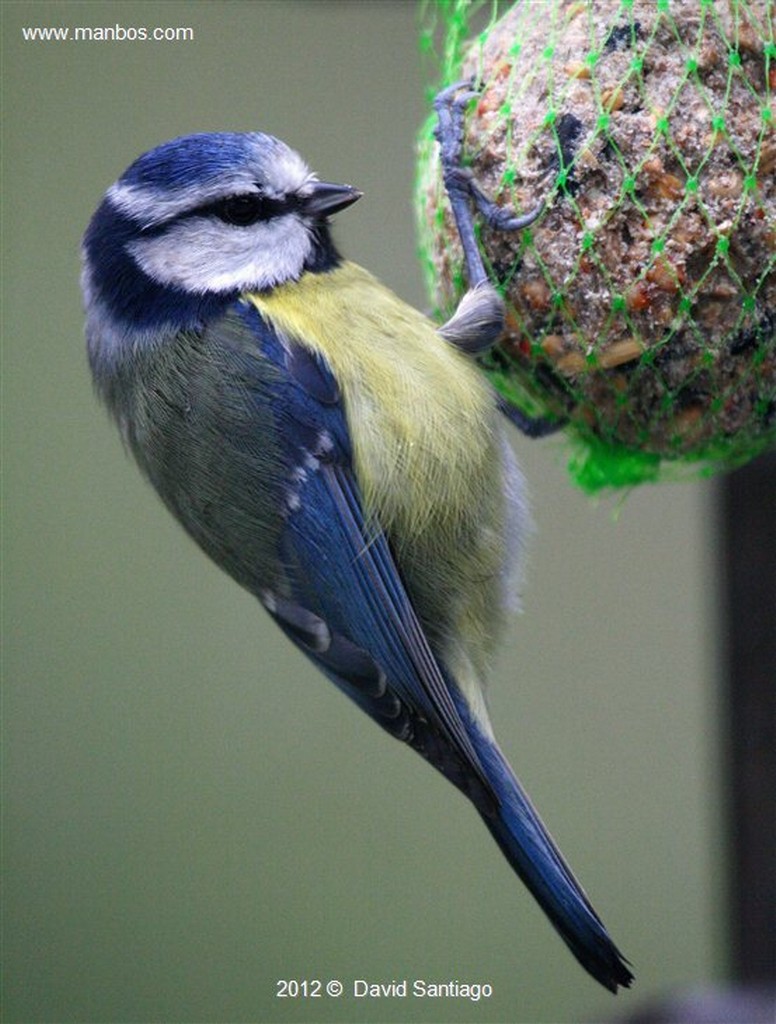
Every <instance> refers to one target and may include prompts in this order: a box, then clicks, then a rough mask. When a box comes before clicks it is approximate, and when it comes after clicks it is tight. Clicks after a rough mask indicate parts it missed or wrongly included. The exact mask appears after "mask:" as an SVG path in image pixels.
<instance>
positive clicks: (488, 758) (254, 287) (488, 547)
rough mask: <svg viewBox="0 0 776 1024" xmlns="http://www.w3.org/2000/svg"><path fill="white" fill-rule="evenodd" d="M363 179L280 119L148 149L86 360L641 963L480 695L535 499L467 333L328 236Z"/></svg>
mask: <svg viewBox="0 0 776 1024" xmlns="http://www.w3.org/2000/svg"><path fill="white" fill-rule="evenodd" d="M360 197H361V192H360V191H359V190H358V189H356V188H354V187H353V186H351V185H346V184H337V183H334V182H329V181H324V180H321V179H319V178H318V176H317V175H316V174H314V173H313V172H312V171H311V170H310V168H309V167H308V165H307V164H306V163H305V161H304V160H303V159H302V157H301V156H300V155H299V154H298V153H297V152H296V151H295V150H293V149H291V148H290V147H289V146H288V145H287V144H286V143H284V142H283V141H281V140H280V139H278V138H275V137H274V136H271V135H268V134H265V133H262V132H258V131H251V132H206V133H199V134H193V135H186V136H182V137H179V138H175V139H172V140H170V141H168V142H164V143H162V144H161V145H159V146H157V147H156V148H153V149H151V150H149V151H148V152H146V153H144V154H143V155H141V156H140V157H138V158H137V159H136V160H135V161H134V162H133V163H132V164H131V165H130V166H129V167H128V169H127V170H126V171H125V172H124V173H123V174H122V175H121V176H120V177H119V178H118V180H117V181H116V182H115V183H114V184H113V185H112V186H111V187H110V188H109V189H108V190H107V192H106V193H105V195H104V197H103V199H102V201H101V202H100V204H99V206H98V207H97V209H96V212H95V213H94V215H93V217H92V219H91V221H90V223H89V225H88V228H87V230H86V232H85V234H84V237H83V242H82V274H81V285H82V292H83V299H84V309H85V334H86V343H87V354H88V361H89V366H90V369H91V375H92V378H93V383H94V386H95V390H96V393H97V395H98V398H99V399H100V400H101V401H102V402H103V403H104V404H105V406H106V407H107V409H108V411H109V413H110V415H111V417H112V418H113V419H114V420H115V422H116V424H117V426H118V428H119V431H120V434H121V436H122V439H123V442H124V445H125V447H126V449H128V451H129V452H130V453H131V454H132V455H133V456H134V458H135V460H136V462H137V463H138V465H139V467H140V470H141V471H142V473H143V475H144V476H145V477H146V478H147V480H148V481H149V482H150V484H151V485H152V486H153V488H154V489H155V490H156V491H157V493H158V494H159V496H160V497H161V499H162V501H163V503H164V504H165V505H166V506H167V508H168V509H169V510H170V512H171V513H172V514H173V515H174V516H175V517H176V518H177V520H178V521H179V523H180V524H181V525H182V526H183V528H184V529H185V531H186V532H187V533H188V534H189V535H190V536H191V537H192V538H193V539H194V541H195V542H196V543H197V544H198V545H199V547H200V548H202V549H203V551H204V552H205V553H206V554H207V555H208V556H209V557H210V558H211V559H212V560H213V561H214V562H215V563H216V564H217V565H218V566H220V567H221V569H223V570H225V571H226V572H227V573H228V574H229V575H230V576H231V577H232V578H233V579H234V580H235V581H236V582H237V583H238V584H240V585H241V586H242V587H244V588H245V589H247V590H248V591H249V592H250V593H251V594H252V595H253V596H254V597H255V598H256V599H257V600H258V601H259V603H260V604H261V605H262V606H263V608H264V609H265V610H266V612H267V613H268V614H269V616H270V617H271V618H272V619H273V620H274V621H275V623H277V625H278V627H279V628H280V630H281V631H282V632H283V633H285V635H286V636H287V637H288V638H289V639H290V640H291V642H292V643H293V644H295V645H296V647H298V648H299V649H300V650H301V651H302V652H303V653H304V654H305V655H306V656H307V658H309V659H310V660H311V661H312V662H313V664H314V665H315V666H317V668H318V669H319V670H320V671H321V672H322V673H323V674H324V675H325V676H326V677H328V679H329V680H331V681H332V682H333V683H334V684H335V685H336V686H337V687H338V688H339V689H340V690H341V691H342V692H343V693H344V694H345V695H346V696H347V697H349V698H350V699H351V700H352V701H354V702H355V704H357V705H358V706H359V707H360V708H361V709H362V710H363V711H364V712H366V714H367V715H369V716H370V717H371V718H372V719H373V720H374V721H375V722H376V723H377V724H378V725H380V726H381V727H382V728H383V729H384V730H386V731H387V732H388V733H389V734H391V735H392V736H394V737H396V738H397V739H398V740H400V741H403V742H404V743H406V744H407V745H408V746H410V747H411V748H412V749H414V750H415V751H417V752H418V753H419V754H420V755H421V756H422V757H423V758H425V759H426V761H428V762H429V763H430V764H431V765H432V766H433V767H434V768H436V769H437V770H438V771H439V772H440V773H441V774H442V775H443V776H444V777H445V778H447V779H448V780H449V781H450V782H451V783H452V784H453V785H454V786H456V787H457V788H458V789H459V790H460V791H461V792H462V793H463V794H464V795H465V796H466V797H467V798H468V799H469V800H470V801H471V802H472V804H473V805H474V807H475V808H476V810H477V812H478V813H479V814H480V816H481V818H482V820H483V821H484V823H485V825H486V826H487V828H488V829H489V831H490V833H491V834H492V836H493V838H494V839H495V841H496V843H497V844H498V845H499V847H500V848H501V850H502V851H503V853H504V855H505V856H506V859H507V860H508V862H509V863H510V865H511V866H512V868H513V869H514V870H515V871H516V873H517V874H518V876H519V877H520V878H521V879H522V881H523V882H524V883H525V885H526V886H527V887H528V889H529V890H530V891H531V893H532V894H533V896H534V897H535V899H536V900H537V901H538V903H539V904H540V906H541V907H542V908H543V910H544V912H545V914H546V915H547V917H548V918H549V919H550V921H551V922H552V924H553V925H554V926H555V928H556V929H557V930H558V932H559V933H560V935H561V937H562V938H563V940H564V941H565V942H566V944H567V945H568V947H569V948H570V950H571V952H572V953H573V954H574V956H575V957H576V958H577V960H578V961H579V962H580V964H581V965H582V966H583V967H584V968H585V969H586V970H587V971H588V972H589V973H590V974H591V975H592V976H593V977H594V978H595V979H597V980H598V981H599V982H600V983H601V984H602V985H604V986H605V987H606V988H608V989H609V990H611V991H612V992H616V991H617V989H618V987H619V986H628V985H629V984H630V982H631V980H632V974H631V972H630V970H629V967H628V962H627V961H626V960H625V959H624V957H623V956H622V954H621V953H620V952H619V950H618V949H617V947H616V946H615V944H614V942H613V941H612V939H611V938H610V936H609V934H608V932H607V930H606V928H605V927H604V925H603V923H602V922H601V919H600V918H599V917H598V915H597V914H596V912H595V910H594V909H593V907H592V905H591V903H590V901H589V900H588V898H587V896H586V895H585V893H584V891H583V890H582V888H581V886H580V885H579V883H578V882H577V881H576V879H575V878H574V876H573V875H572V873H571V870H570V868H569V867H568V866H567V864H566V862H565V861H564V859H563V857H562V855H561V853H560V851H559V849H558V847H557V846H556V844H555V842H554V841H553V839H552V838H551V836H550V834H549V832H548V831H547V829H546V828H545V826H544V825H543V823H542V821H541V819H540V818H539V815H538V813H537V812H536V810H535V809H534V807H533V806H532V804H531V802H530V800H529V798H528V796H527V794H526V793H525V791H524V790H523V788H522V786H521V784H520V783H519V782H518V780H517V777H516V776H515V773H514V772H513V770H512V768H511V767H510V765H509V764H508V762H507V760H506V758H505V756H504V755H503V753H502V752H501V749H500V748H499V746H498V743H497V741H496V739H495V736H494V732H493V727H492V725H491V722H490V718H489V714H488V709H487V706H486V700H485V696H484V692H485V684H486V681H487V678H488V676H489V673H490V671H491V666H492V662H493V659H494V656H495V652H496V650H497V648H498V643H499V640H500V638H501V636H502V633H503V629H504V625H505V623H506V621H507V620H508V618H509V616H510V614H511V612H512V610H513V609H514V607H515V606H516V602H517V589H518V585H519V577H520V568H521V563H522V555H523V549H524V543H525V538H526V535H527V533H528V532H529V528H530V526H529V524H530V514H529V512H528V509H527V504H526V501H525V497H524V492H525V487H524V482H523V479H522V476H521V474H520V470H519V468H518V466H517V464H516V460H515V456H514V454H513V452H512V450H511V447H510V445H509V443H508V440H507V437H506V433H505V425H506V424H507V420H506V418H505V417H504V416H503V414H502V411H501V410H500V408H499V404H498V401H497V399H496V398H495V396H494V393H493V391H492V388H491V385H490V383H489V382H488V381H487V379H486V377H485V375H484V374H482V373H481V371H480V370H479V369H478V367H477V365H476V363H475V361H474V359H473V358H472V352H476V351H478V350H481V349H482V348H483V347H484V346H486V345H488V344H489V343H491V342H492V341H493V340H494V337H495V336H496V335H497V334H498V333H499V330H500V326H501V323H502V316H503V311H502V307H501V300H500V299H499V297H498V296H497V294H496V292H495V290H494V289H493V288H492V287H491V286H489V285H488V284H487V283H486V282H478V283H477V285H476V286H475V287H473V288H472V289H470V291H469V292H467V294H466V295H465V296H464V298H463V299H462V300H461V303H460V305H459V307H458V309H457V311H456V313H455V314H454V315H453V317H452V318H451V319H450V320H449V321H448V323H446V324H444V325H442V326H441V327H439V326H438V325H437V324H436V323H435V322H434V321H433V320H431V319H430V318H428V317H427V316H425V315H424V314H422V313H420V312H418V311H417V310H415V309H414V308H412V307H411V306H409V305H408V304H406V303H404V302H403V301H402V300H401V299H400V298H399V297H398V296H396V295H395V294H394V293H393V292H392V291H391V290H389V289H388V288H387V287H385V286H384V285H383V284H381V283H380V282H379V281H378V280H377V279H376V278H375V277H373V276H372V275H371V274H370V273H369V272H368V271H366V270H365V269H363V268H362V267H360V266H359V265H358V264H356V263H353V262H350V261H349V260H347V259H345V258H344V257H343V256H342V255H341V254H340V252H339V250H338V248H337V247H336V245H335V242H334V239H333V235H332V225H331V218H332V217H333V215H334V214H337V213H339V212H340V211H342V210H344V209H345V208H347V207H349V206H351V204H353V203H354V202H355V201H356V200H358V199H359V198H360Z"/></svg>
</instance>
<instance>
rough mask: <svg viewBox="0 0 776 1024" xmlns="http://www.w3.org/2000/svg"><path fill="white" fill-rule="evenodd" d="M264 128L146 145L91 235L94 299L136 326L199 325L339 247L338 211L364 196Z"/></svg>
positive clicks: (314, 266)
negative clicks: (318, 171)
mask: <svg viewBox="0 0 776 1024" xmlns="http://www.w3.org/2000/svg"><path fill="white" fill-rule="evenodd" d="M360 195H361V193H360V192H359V191H357V190H356V189H354V188H352V187H351V186H350V185H334V184H331V183H329V182H322V181H319V180H318V179H317V178H316V176H315V175H314V174H313V173H312V172H311V171H310V169H309V167H308V166H307V165H306V164H305V162H304V161H303V160H302V158H301V157H300V156H299V155H298V154H297V153H295V152H294V151H293V150H292V149H290V148H289V147H288V146H287V145H286V144H285V143H283V142H281V141H280V140H279V139H276V138H273V137H272V136H271V135H264V134H261V133H259V132H251V133H212V134H199V135H187V136H183V137H181V138H178V139H173V140H172V141H170V142H166V143H164V144H163V145H161V146H158V147H157V148H156V149H153V150H150V151H149V152H148V153H145V154H144V155H143V156H141V157H139V158H138V159H137V160H136V161H135V162H134V163H133V164H132V165H131V166H130V167H129V168H128V169H127V170H126V171H125V172H124V174H123V175H122V176H121V177H120V178H119V179H118V181H117V182H116V183H115V184H114V185H112V186H111V187H110V188H109V189H108V191H107V193H106V194H105V197H104V199H103V201H102V203H101V205H100V206H99V208H98V209H97V211H96V213H95V214H94V217H93V218H92V221H91V223H90V225H89V227H88V229H87V231H86V234H85V236H84V241H83V250H82V251H83V265H84V271H83V278H82V283H83V289H84V296H85V300H86V305H87V310H89V309H90V307H98V308H99V311H100V312H99V315H100V318H101V319H102V320H103V321H104V320H105V319H110V320H111V321H112V322H113V324H114V325H115V326H118V325H121V326H122V328H124V329H125V330H128V331H132V330H135V331H138V330H141V331H142V330H158V329H159V328H161V327H172V328H174V327H188V326H193V325H194V324H196V323H198V322H201V321H202V320H203V319H205V318H206V317H207V315H208V314H209V313H211V312H215V311H217V310H218V309H219V308H222V307H223V306H224V305H225V304H226V303H228V302H230V301H231V300H232V299H233V298H235V297H236V296H237V295H239V294H240V293H241V292H245V291H251V290H256V291H266V290H268V289H271V288H273V287H275V286H277V285H279V284H283V283H285V282H288V281H293V280H296V279H297V278H298V277H300V275H301V274H303V273H304V272H305V271H325V270H327V269H330V268H331V267H333V266H335V265H336V264H337V262H338V260H339V256H338V254H337V252H336V250H335V249H334V246H333V244H332V241H331V237H330V234H329V229H328V225H327V218H328V217H329V216H330V215H331V214H333V213H335V212H336V211H337V210H341V209H343V208H344V207H346V206H349V205H350V204H351V203H353V202H355V200H356V199H358V198H359V196H360Z"/></svg>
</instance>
